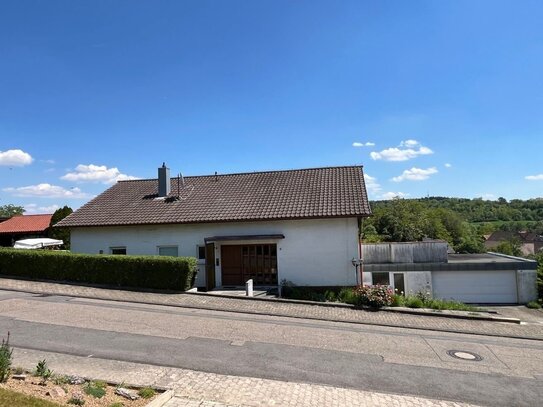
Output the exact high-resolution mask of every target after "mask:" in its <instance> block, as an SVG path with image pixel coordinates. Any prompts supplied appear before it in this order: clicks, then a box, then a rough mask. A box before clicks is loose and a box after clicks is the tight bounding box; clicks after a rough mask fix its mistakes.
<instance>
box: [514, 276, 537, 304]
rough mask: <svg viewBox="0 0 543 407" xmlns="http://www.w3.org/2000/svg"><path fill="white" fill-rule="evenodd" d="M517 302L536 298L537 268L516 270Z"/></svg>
mask: <svg viewBox="0 0 543 407" xmlns="http://www.w3.org/2000/svg"><path fill="white" fill-rule="evenodd" d="M517 290H518V302H519V304H526V303H528V302H530V301H535V300H537V295H538V294H537V270H517Z"/></svg>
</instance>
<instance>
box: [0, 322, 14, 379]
mask: <svg viewBox="0 0 543 407" xmlns="http://www.w3.org/2000/svg"><path fill="white" fill-rule="evenodd" d="M12 354H13V349H11V348H10V346H9V332H8V339H7V340H4V339H2V345H0V383H4V382H5V381H7V380H8V377H9V374H10V368H11V357H12Z"/></svg>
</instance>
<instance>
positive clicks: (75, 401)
mask: <svg viewBox="0 0 543 407" xmlns="http://www.w3.org/2000/svg"><path fill="white" fill-rule="evenodd" d="M68 404H73V405H74V406H82V405H84V404H85V400H83V399H82V398H79V397H72V398H71V399H70V400H68Z"/></svg>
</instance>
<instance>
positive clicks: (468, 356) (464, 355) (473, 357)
mask: <svg viewBox="0 0 543 407" xmlns="http://www.w3.org/2000/svg"><path fill="white" fill-rule="evenodd" d="M447 354H448V355H449V356H452V357H453V358H455V359H461V360H469V361H472V362H480V361H481V360H483V357H482V356H481V355H478V354H476V353H473V352H468V351H465V350H448V351H447Z"/></svg>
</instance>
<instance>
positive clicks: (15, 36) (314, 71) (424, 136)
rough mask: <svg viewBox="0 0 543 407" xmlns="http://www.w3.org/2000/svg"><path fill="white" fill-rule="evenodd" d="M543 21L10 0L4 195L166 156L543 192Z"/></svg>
mask: <svg viewBox="0 0 543 407" xmlns="http://www.w3.org/2000/svg"><path fill="white" fill-rule="evenodd" d="M541 21H543V4H542V3H541V2H540V1H521V2H519V1H497V0H493V1H471V0H470V1H457V0H455V1H415V0H413V1H360V0H358V1H352V2H351V1H328V2H322V1H315V0H312V1H278V0H273V1H261V0H259V1H226V0H225V1H202V0H199V1H194V2H191V1H113V2H112V1H97V0H94V1H25V0H18V1H12V2H4V3H3V4H2V7H1V12H0V205H4V204H7V203H15V204H20V205H24V206H25V207H26V208H27V209H28V212H29V213H36V212H44V211H51V210H52V209H54V208H55V207H56V206H62V205H64V204H68V205H70V206H72V207H74V208H75V207H78V206H80V205H82V204H83V203H84V202H86V201H87V200H88V199H89V197H92V196H94V195H96V194H97V193H100V192H101V191H103V190H104V189H105V188H107V187H108V186H109V185H111V183H112V182H115V180H118V179H126V178H129V177H138V178H151V177H155V176H156V168H157V167H158V166H159V165H160V164H161V163H162V162H163V161H166V163H167V164H168V165H169V166H170V167H171V169H172V172H173V173H177V172H180V171H181V172H183V174H184V175H198V174H210V173H213V172H215V171H218V172H219V173H228V172H239V171H258V170H270V169H288V168H304V167H319V166H335V165H351V164H363V165H364V166H365V171H366V173H367V174H368V176H369V177H368V179H367V181H368V189H369V193H370V197H372V198H373V199H380V198H387V197H390V196H392V195H395V194H400V195H403V196H409V197H420V196H426V195H428V194H429V195H434V196H458V197H469V198H472V197H485V198H489V199H493V198H497V197H499V196H503V197H505V198H507V199H511V198H532V197H541V196H543V160H542V158H541V157H542V155H541V154H542V151H543V114H542V113H543V74H542V73H543V24H541ZM353 143H358V144H355V145H359V144H361V145H362V146H359V147H355V146H353ZM367 143H369V144H368V145H366V144H367ZM19 150H20V151H19ZM527 177H528V178H527Z"/></svg>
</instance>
